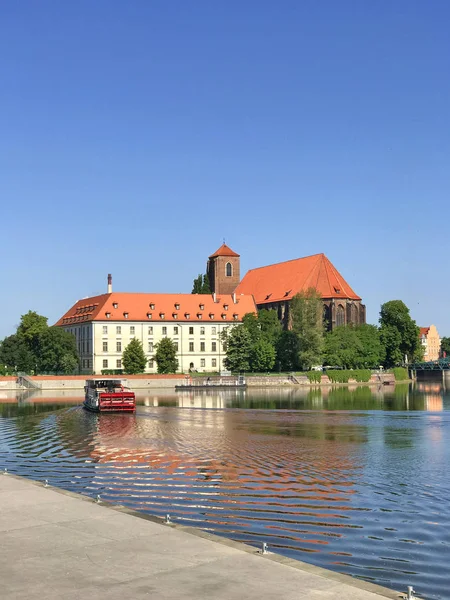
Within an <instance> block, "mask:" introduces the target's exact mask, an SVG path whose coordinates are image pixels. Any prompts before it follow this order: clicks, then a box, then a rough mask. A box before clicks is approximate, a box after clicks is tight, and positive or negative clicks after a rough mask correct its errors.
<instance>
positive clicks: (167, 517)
mask: <svg viewBox="0 0 450 600" xmlns="http://www.w3.org/2000/svg"><path fill="white" fill-rule="evenodd" d="M164 523H166V525H169V524H170V523H172V521H171V520H170V515H169V514H168V513H167V515H166V518H165V519H164Z"/></svg>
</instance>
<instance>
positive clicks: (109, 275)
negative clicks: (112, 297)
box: [108, 273, 112, 294]
mask: <svg viewBox="0 0 450 600" xmlns="http://www.w3.org/2000/svg"><path fill="white" fill-rule="evenodd" d="M108 294H112V275H111V273H108Z"/></svg>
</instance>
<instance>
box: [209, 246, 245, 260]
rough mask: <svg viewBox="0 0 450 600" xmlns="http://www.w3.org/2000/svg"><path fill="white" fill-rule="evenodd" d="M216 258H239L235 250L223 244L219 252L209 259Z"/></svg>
mask: <svg viewBox="0 0 450 600" xmlns="http://www.w3.org/2000/svg"><path fill="white" fill-rule="evenodd" d="M216 256H239V254H237V253H236V252H235V251H234V250H232V249H231V248H230V247H229V246H227V245H226V244H222V245H221V246H220V248H219V249H218V250H216V251H215V252H214V254H211V256H210V257H209V258H215V257H216Z"/></svg>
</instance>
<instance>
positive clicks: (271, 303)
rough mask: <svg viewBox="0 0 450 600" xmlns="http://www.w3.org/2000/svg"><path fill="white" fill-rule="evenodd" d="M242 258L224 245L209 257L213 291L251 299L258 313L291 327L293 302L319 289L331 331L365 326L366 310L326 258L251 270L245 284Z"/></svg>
mask: <svg viewBox="0 0 450 600" xmlns="http://www.w3.org/2000/svg"><path fill="white" fill-rule="evenodd" d="M239 263H240V257H239V254H237V253H236V252H234V251H233V250H231V248H229V247H228V246H226V245H225V244H223V245H222V246H221V247H220V248H219V249H218V250H217V251H216V252H215V253H214V254H212V255H211V256H210V257H209V260H208V265H207V270H208V275H209V280H210V286H211V289H212V290H213V291H220V292H221V291H225V290H226V293H232V292H233V291H235V292H236V293H237V294H238V295H239V294H244V295H252V296H253V297H254V299H255V302H256V305H257V308H258V310H261V309H274V310H276V311H277V313H278V317H279V319H280V321H281V322H282V323H283V325H284V326H285V327H286V328H288V327H289V326H290V310H289V309H290V302H291V300H292V298H293V297H294V296H295V295H296V294H298V293H299V292H303V291H306V290H308V289H309V288H314V289H316V290H317V291H318V292H319V294H320V295H321V297H322V302H323V315H324V320H325V322H326V324H327V328H328V329H329V330H332V329H334V328H335V327H338V326H339V325H348V324H354V325H360V324H363V323H365V322H366V307H365V306H364V304H363V303H362V299H361V297H360V296H358V295H357V294H356V293H355V292H354V291H353V289H352V288H351V287H350V285H349V284H348V283H347V281H346V280H345V279H344V278H343V277H342V275H341V274H340V273H339V271H338V270H337V269H336V268H335V267H334V265H333V264H332V263H331V262H330V261H329V260H328V258H327V257H326V256H325V255H324V254H315V255H313V256H307V257H304V258H298V259H295V260H288V261H285V262H281V263H277V264H274V265H268V266H266V267H259V268H257V269H251V270H250V271H248V272H247V273H246V275H245V276H244V278H243V279H242V281H239V278H238V277H236V275H237V274H239V271H240V264H239Z"/></svg>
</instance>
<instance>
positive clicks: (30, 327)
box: [16, 310, 48, 359]
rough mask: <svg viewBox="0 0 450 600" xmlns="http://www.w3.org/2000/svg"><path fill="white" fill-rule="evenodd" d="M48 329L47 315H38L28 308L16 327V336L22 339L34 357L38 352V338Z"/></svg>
mask: <svg viewBox="0 0 450 600" xmlns="http://www.w3.org/2000/svg"><path fill="white" fill-rule="evenodd" d="M47 329H48V324H47V317H43V316H42V315H39V314H38V313H37V312H35V311H34V310H29V311H28V312H27V313H26V314H25V315H22V317H21V319H20V324H19V326H18V327H17V332H16V334H17V336H18V337H19V339H21V340H23V341H24V342H25V343H26V345H27V347H28V348H29V350H30V351H31V352H32V353H33V355H34V357H35V359H37V357H38V353H39V338H40V336H41V335H42V334H43V333H44V332H45V331H46V330H47Z"/></svg>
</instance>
